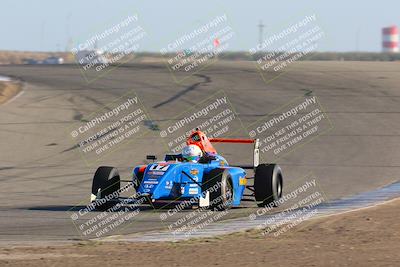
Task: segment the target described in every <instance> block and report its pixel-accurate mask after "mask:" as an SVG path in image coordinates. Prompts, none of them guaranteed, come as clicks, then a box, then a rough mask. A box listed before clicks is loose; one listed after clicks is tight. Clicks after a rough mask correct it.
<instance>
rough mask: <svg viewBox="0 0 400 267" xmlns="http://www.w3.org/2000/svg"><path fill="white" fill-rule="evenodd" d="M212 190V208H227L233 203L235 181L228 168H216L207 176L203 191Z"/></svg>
mask: <svg viewBox="0 0 400 267" xmlns="http://www.w3.org/2000/svg"><path fill="white" fill-rule="evenodd" d="M205 191H209V192H210V206H209V208H211V209H216V210H227V209H230V208H231V207H232V204H233V182H232V177H231V175H230V173H229V171H228V170H227V169H215V170H212V171H211V172H210V173H208V174H207V175H206V176H205V179H204V181H203V192H205Z"/></svg>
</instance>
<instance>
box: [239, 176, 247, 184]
mask: <svg viewBox="0 0 400 267" xmlns="http://www.w3.org/2000/svg"><path fill="white" fill-rule="evenodd" d="M246 184H247V179H246V177H242V178H239V185H246Z"/></svg>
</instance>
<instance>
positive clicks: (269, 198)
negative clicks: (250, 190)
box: [254, 164, 283, 207]
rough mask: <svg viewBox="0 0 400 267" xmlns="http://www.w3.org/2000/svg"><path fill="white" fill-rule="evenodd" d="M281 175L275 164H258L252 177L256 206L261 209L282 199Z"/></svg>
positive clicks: (275, 204)
mask: <svg viewBox="0 0 400 267" xmlns="http://www.w3.org/2000/svg"><path fill="white" fill-rule="evenodd" d="M282 189H283V175H282V170H281V168H280V167H279V166H278V165H276V164H260V165H258V166H257V167H256V170H255V176H254V193H255V199H256V201H257V204H258V206H260V207H263V206H266V205H269V204H271V203H274V206H278V204H277V201H278V200H279V199H280V198H281V197H282Z"/></svg>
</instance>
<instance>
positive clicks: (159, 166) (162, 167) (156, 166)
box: [149, 163, 170, 172]
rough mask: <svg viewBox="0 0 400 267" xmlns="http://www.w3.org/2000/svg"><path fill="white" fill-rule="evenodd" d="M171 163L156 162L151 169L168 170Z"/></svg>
mask: <svg viewBox="0 0 400 267" xmlns="http://www.w3.org/2000/svg"><path fill="white" fill-rule="evenodd" d="M169 166H170V165H165V164H160V163H159V164H154V165H152V166H151V167H150V169H149V170H150V171H159V172H166V171H167V170H168V168H169Z"/></svg>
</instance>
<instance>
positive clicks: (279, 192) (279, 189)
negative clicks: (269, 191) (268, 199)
mask: <svg viewBox="0 0 400 267" xmlns="http://www.w3.org/2000/svg"><path fill="white" fill-rule="evenodd" d="M277 193H278V198H280V197H281V196H282V183H281V180H280V179H279V181H278V188H277Z"/></svg>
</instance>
